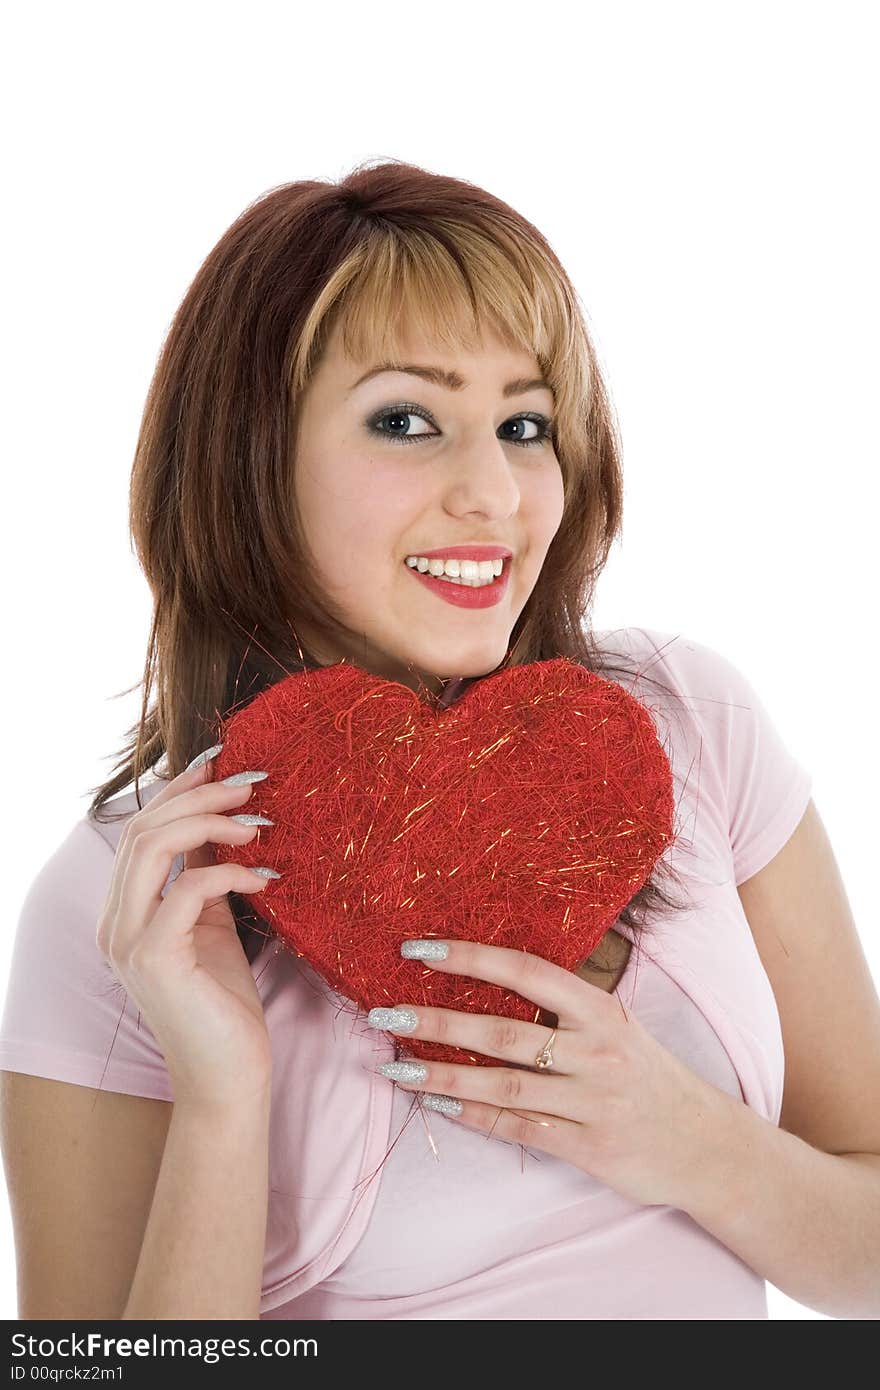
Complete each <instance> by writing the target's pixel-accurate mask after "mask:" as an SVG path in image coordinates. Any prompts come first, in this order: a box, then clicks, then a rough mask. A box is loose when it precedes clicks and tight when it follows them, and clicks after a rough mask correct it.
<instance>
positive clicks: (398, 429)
mask: <svg viewBox="0 0 880 1390" xmlns="http://www.w3.org/2000/svg"><path fill="white" fill-rule="evenodd" d="M339 337H340V335H339V329H338V325H337V328H336V330H335V331H334V333H333V335H332V336H331V339H330V341H329V343H328V349H327V352H326V353H325V355H324V357H323V359H322V361H321V364H320V366H319V368H318V370H317V371H316V373H315V375H314V377H313V378H312V380H311V382H310V383H309V386H308V389H307V391H306V392H305V393H304V395H303V397H302V398H301V401H300V404H299V410H298V426H297V442H296V464H295V470H294V492H295V498H296V505H297V507H298V509H299V515H300V518H301V524H302V527H303V530H304V532H305V536H306V541H307V544H308V546H309V548H310V550H311V555H312V560H313V562H314V565H315V567H316V575H315V578H316V580H317V582H318V584H319V585H320V587H321V589H322V590H323V592H324V593H326V594H327V595H328V597H330V598H332V600H333V601H334V602H335V603H336V604H337V605H338V606H339V608H340V609H341V610H342V614H343V615H344V621H345V622H346V625H347V626H348V627H350V628H351V629H352V631H353V633H355V634H357V636H356V637H355V638H353V639H351V642H350V647H349V649H348V650H346V651H342V650H341V649H339V648H338V647H337V648H335V649H331V648H330V647H329V646H328V642H329V639H328V638H326V637H324V636H323V635H318V634H314V633H309V632H308V631H305V630H304V629H303V628H300V629H299V632H300V636H301V637H302V639H303V640H304V642H305V644H306V646H307V647H308V648H309V649H310V650H311V651H312V652H313V654H314V655H315V657H316V659H317V660H318V661H320V662H325V663H327V664H331V663H333V662H335V661H338V660H341V659H342V658H343V657H345V658H346V659H347V660H349V661H350V662H351V663H352V664H354V665H358V666H360V667H361V668H363V669H365V670H367V671H370V672H371V673H372V674H374V675H379V676H383V677H385V678H386V679H390V680H395V681H399V682H401V683H402V684H404V685H407V686H409V687H410V689H412V690H415V691H418V690H419V687H420V684H421V685H422V686H425V687H427V688H429V689H430V690H432V691H433V692H434V693H435V694H438V693H439V691H440V688H441V682H442V681H443V680H446V679H448V678H449V677H450V676H480V675H486V674H487V673H488V672H490V671H493V670H495V668H496V667H497V666H499V665H500V664H501V662H502V661H503V660H504V658H505V656H506V654H507V650H508V646H509V640H510V635H511V632H512V630H513V627H514V624H515V623H516V620H517V618H518V617H519V615H520V613H521V612H522V610H523V608H524V606H525V604H526V602H527V600H528V598H529V595H530V594H531V592H532V589H533V588H534V586H535V582H536V581H537V578H538V575H539V573H540V570H541V566H542V564H543V562H544V557H545V555H546V553H547V549H548V547H549V545H550V542H551V541H552V539H553V537H554V535H555V534H556V531H557V529H558V527H559V524H560V521H561V519H562V508H563V485H562V473H561V470H560V466H559V462H558V460H557V457H556V453H555V451H554V448H553V444H552V442H551V440H549V439H547V440H545V441H543V442H542V440H541V434H542V423H541V421H535V420H533V419H523V418H522V416H523V415H524V414H526V415H529V416H540V417H542V419H543V420H546V421H548V422H549V421H552V418H553V395H552V393H551V391H550V389H549V388H548V387H546V386H540V385H527V383H528V382H532V381H534V380H535V379H536V378H539V377H540V376H541V373H540V370H539V368H538V364H537V361H536V359H535V358H534V357H533V356H531V355H530V354H528V353H526V354H523V353H521V352H517V351H511V350H510V349H509V348H508V347H506V346H505V345H504V344H503V343H502V341H501V340H500V339H497V338H496V337H494V335H492V336H490V337H488V338H486V337H484V338H483V340H482V346H481V350H480V351H479V352H477V353H476V354H465V353H456V354H455V356H454V357H450V356H448V355H446V354H441V353H440V352H438V351H436V350H435V348H434V347H433V345H432V344H431V343H430V342H427V341H423V340H420V339H417V338H415V337H410V338H409V339H408V341H407V342H406V344H405V351H404V353H403V356H402V359H401V361H402V363H403V364H406V365H407V366H412V365H415V366H418V367H423V368H428V367H436V368H441V369H442V370H444V371H445V372H454V373H456V374H457V375H458V376H459V377H460V378H461V379H462V380H463V382H464V385H463V386H462V387H461V388H460V389H458V390H452V389H450V388H449V387H448V386H447V385H443V384H441V383H439V382H432V381H428V380H426V379H424V378H421V377H419V376H417V375H413V374H409V373H404V372H400V371H394V372H387V371H386V372H382V373H381V374H379V375H373V376H371V377H370V379H369V380H365V381H359V378H361V377H362V376H363V375H364V374H365V373H366V372H369V371H370V370H371V369H372V368H375V367H376V366H379V365H380V364H379V363H374V362H355V361H352V359H350V358H347V357H344V356H343V355H342V352H341V346H340V342H339ZM512 382H517V383H518V384H517V385H516V387H515V388H514V389H512V390H510V393H509V394H505V387H506V386H507V385H508V383H512ZM404 407H405V408H404ZM419 412H421V413H419ZM382 417H384V418H382ZM401 437H402V438H404V439H407V440H411V441H412V442H407V443H402V442H400V439H401ZM518 440H523V441H534V442H530V443H519V442H517V441H518ZM469 544H477V545H479V544H485V545H490V546H491V545H495V546H503V547H506V548H507V549H508V550H509V551H511V552H512V558H511V559H509V560H508V559H505V560H504V562H503V564H504V569H503V571H502V575H501V577H500V580H498V579H496V580H495V581H494V585H493V586H492V587H491V588H487V589H479V590H478V589H475V588H471V587H465V586H459V585H453V584H451V583H450V582H449V581H448V580H438V581H435V582H434V583H429V582H425V581H424V580H422V579H420V578H418V577H417V575H418V573H419V571H418V569H416V570H413V569H412V568H411V567H410V566H408V565H407V564H406V563H405V561H406V558H407V556H425V554H426V552H430V551H441V552H443V551H445V550H447V549H448V548H449V547H452V546H461V545H469ZM508 567H509V575H508V576H507V579H506V582H504V581H505V572H506V571H508ZM496 568H497V565H496ZM429 577H430V574H429ZM440 585H442V586H443V589H444V590H447V589H449V590H454V591H455V592H454V594H453V595H452V597H453V598H455V597H458V598H461V597H464V596H472V595H475V594H481V595H482V596H483V597H484V598H485V597H487V596H488V595H490V594H491V595H492V596H493V597H496V596H497V600H498V601H497V602H493V603H491V604H488V605H482V604H481V605H480V606H472V605H470V604H468V605H467V606H465V605H464V604H462V603H455V602H449V601H447V600H446V598H444V597H443V594H442V593H441V592H438V588H439V586H440ZM495 585H497V586H498V587H497V588H496V587H495Z"/></svg>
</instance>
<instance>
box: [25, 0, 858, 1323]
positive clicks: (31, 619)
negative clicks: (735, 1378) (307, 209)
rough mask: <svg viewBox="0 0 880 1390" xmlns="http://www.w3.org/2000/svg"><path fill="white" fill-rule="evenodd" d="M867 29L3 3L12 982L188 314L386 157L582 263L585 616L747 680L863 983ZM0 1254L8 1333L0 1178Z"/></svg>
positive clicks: (128, 567) (55, 838)
mask: <svg viewBox="0 0 880 1390" xmlns="http://www.w3.org/2000/svg"><path fill="white" fill-rule="evenodd" d="M875 18H876V9H875V7H874V6H872V5H869V4H865V5H860V4H853V3H841V2H840V0H835V3H834V4H833V5H832V4H830V3H826V4H808V3H797V4H794V3H778V2H777V3H774V0H761V3H757V4H756V3H742V0H738V3H736V4H706V3H693V4H684V3H664V4H662V5H656V4H633V3H619V0H615V3H614V4H610V3H609V4H605V5H599V4H586V5H581V6H579V7H575V6H571V5H569V4H560V3H558V0H550V2H549V3H544V4H541V5H539V6H534V5H527V4H517V3H510V0H508V3H505V4H504V5H503V6H502V5H501V4H496V5H490V4H484V5H474V4H472V3H469V4H460V3H446V4H444V5H443V6H436V5H426V6H417V5H411V4H389V3H386V2H385V0H378V3H375V4H372V5H369V6H362V7H359V8H357V9H355V8H352V9H348V10H346V13H345V16H344V19H343V18H342V17H341V15H340V14H339V13H338V12H337V10H336V9H335V7H333V8H331V7H329V6H318V7H316V8H315V10H314V11H312V10H311V9H310V7H307V6H298V5H292V4H291V5H281V4H276V5H272V4H265V3H263V4H261V3H250V4H249V5H247V6H246V7H245V6H244V5H231V4H217V3H212V4H210V5H209V4H187V3H180V0H176V3H174V4H169V3H158V4H157V3H151V5H150V6H149V7H147V6H138V7H135V6H120V5H110V4H96V3H80V4H77V5H75V6H66V5H61V4H39V3H36V4H31V5H29V6H26V7H25V6H22V7H19V8H18V10H17V12H16V13H15V14H14V15H10V17H9V18H8V19H7V21H6V25H5V36H4V37H5V43H4V47H5V49H6V55H5V60H4V68H5V71H4V74H3V82H2V84H0V89H2V97H0V100H2V115H3V129H4V132H5V140H4V156H3V157H4V165H5V177H4V179H3V187H4V193H5V204H6V205H5V210H4V216H3V222H2V229H3V235H4V240H5V246H4V250H3V260H2V264H3V273H4V287H3V288H4V294H3V299H4V309H5V314H4V318H5V325H6V327H5V332H4V335H3V357H4V361H3V378H4V385H5V387H6V395H5V410H4V417H3V433H4V445H5V455H6V459H5V468H4V484H3V490H4V495H5V503H6V505H5V507H4V512H5V525H4V527H3V542H4V543H3V547H2V564H3V593H4V600H5V603H4V625H3V626H4V656H5V663H4V672H3V681H2V692H3V722H4V727H5V730H6V735H7V736H6V740H5V742H6V754H5V778H6V795H5V797H4V814H3V843H4V847H5V851H6V854H5V861H4V881H5V886H6V905H5V931H4V932H3V933H2V935H0V986H2V987H3V988H4V989H5V982H6V979H7V971H8V961H9V954H10V951H11V946H12V939H13V933H14V927H15V923H16V920H17V914H18V911H19V909H20V906H21V902H22V900H23V898H24V895H25V892H26V891H27V888H28V886H29V884H30V882H31V880H32V878H33V876H34V875H35V874H36V872H37V870H38V869H39V867H40V866H41V865H42V864H43V863H44V862H45V860H46V858H47V857H48V856H49V854H50V853H51V852H52V851H53V849H54V848H55V847H56V846H57V844H58V843H59V842H60V840H61V839H62V838H63V837H64V836H65V835H66V834H67V831H68V830H69V829H70V827H71V825H72V823H73V821H74V820H75V819H78V818H79V817H80V816H81V815H82V814H83V813H84V810H85V806H86V804H87V797H86V789H87V788H88V787H90V786H92V785H93V784H95V783H97V782H98V781H99V780H100V779H103V778H106V777H107V776H108V775H109V772H110V767H111V759H110V755H111V753H113V752H114V751H115V750H116V749H117V748H119V747H120V746H121V743H122V738H123V733H124V730H125V729H126V728H127V727H128V726H129V724H131V723H132V722H133V721H134V720H135V719H136V717H137V713H138V710H139V703H140V694H139V692H138V691H135V692H134V693H132V694H131V695H129V696H127V697H126V698H124V699H119V700H113V699H112V696H113V695H114V694H115V693H116V692H117V691H120V690H124V689H125V688H127V687H129V686H132V685H134V684H135V683H136V682H138V681H139V680H140V677H141V672H142V666H143V657H144V651H145V645H146V639H147V634H148V624H149V614H150V609H149V595H148V591H147V587H146V584H145V581H144V580H143V578H142V576H141V574H140V572H139V570H138V569H137V567H136V564H135V561H134V559H133V557H132V555H131V553H130V549H129V542H128V536H127V511H126V507H127V487H128V477H129V470H130V466H131V460H132V455H133V450H134V446H135V440H136V435H137V430H138V426H139V421H140V414H141V410H142V407H143V401H144V396H145V393H146V390H147V386H148V383H149V380H150V376H151V374H152V371H153V368H154V364H155V360H156V355H157V353H158V350H159V346H160V342H161V339H162V337H163V335H164V333H165V331H166V328H167V326H168V323H169V321H170V319H171V316H172V315H173V313H174V310H175V308H176V305H177V303H178V302H179V300H180V297H181V296H182V294H183V292H184V290H185V289H186V286H187V284H188V283H189V281H190V280H191V278H192V276H193V275H194V273H195V271H196V268H197V267H198V265H199V264H200V262H201V261H202V260H203V259H204V257H205V256H206V255H207V253H208V251H209V250H210V249H211V247H212V246H213V245H214V243H215V242H216V240H217V239H218V238H219V237H220V236H221V234H222V233H223V231H224V230H225V229H226V227H227V226H228V225H229V223H230V222H231V221H232V220H233V219H234V218H235V217H236V216H237V215H238V213H239V212H240V211H241V210H242V209H243V208H244V206H245V205H246V204H247V203H248V202H250V201H251V200H252V199H253V198H255V197H256V196H257V195H259V194H260V193H261V192H263V191H264V190H266V189H267V188H269V187H271V186H273V185H275V184H278V183H283V182H288V181H292V180H296V179H305V178H325V179H337V178H340V177H342V176H343V175H344V174H345V173H346V172H347V171H348V170H349V169H350V168H351V167H352V166H353V165H354V164H356V163H358V162H360V161H362V160H365V159H377V158H382V157H396V158H402V159H406V160H410V161H412V162H414V163H417V164H421V165H423V166H424V167H426V168H428V169H431V170H433V171H435V172H442V173H448V174H453V175H456V176H459V177H464V178H468V179H471V180H473V181H474V182H476V183H478V184H481V185H483V186H484V187H486V188H488V189H489V190H491V191H492V192H493V193H495V194H497V195H498V196H500V197H502V198H504V199H505V200H507V201H508V202H510V203H512V204H513V205H514V206H515V207H517V208H518V209H519V210H521V211H522V212H523V213H524V214H525V215H526V216H527V217H528V218H530V219H531V220H532V221H534V222H535V223H536V224H537V225H538V226H539V227H540V228H541V229H542V231H543V232H544V233H545V235H546V236H547V237H548V238H549V240H550V242H551V243H552V245H553V246H554V248H555V250H556V251H557V253H558V255H559V256H560V258H561V260H562V261H563V264H564V265H565V266H566V267H567V269H568V271H569V273H570V275H571V277H572V279H573V281H574V283H575V285H576V287H577V289H578V292H579V294H580V296H581V298H582V301H583V303H584V305H585V306H586V309H587V312H588V315H589V321H590V325H591V328H592V331H593V333H594V337H595V340H596V343H597V346H598V349H599V352H600V354H601V358H602V362H603V366H604V369H605V371H606V374H607V378H608V381H609V384H610V388H611V391H612V395H613V399H614V402H615V405H616V408H617V410H618V413H619V417H620V422H621V427H622V433H623V440H624V451H625V452H624V462H625V472H626V509H625V522H624V536H623V543H622V545H618V546H617V547H615V550H614V552H613V555H612V558H611V560H610V562H609V564H608V566H607V568H606V571H605V575H604V578H603V580H602V582H601V586H600V590H599V601H598V604H597V607H596V612H595V621H596V626H597V627H599V628H602V627H611V626H624V625H641V626H648V627H654V628H659V629H661V630H663V631H668V632H680V633H683V634H685V635H687V636H689V637H692V638H695V639H697V640H698V641H702V642H705V643H708V644H709V645H711V646H713V647H715V648H716V649H718V650H719V651H721V652H723V653H724V654H725V655H726V656H727V657H728V658H730V659H731V660H733V661H734V662H735V663H736V664H737V665H738V666H739V667H740V669H741V670H742V671H743V672H744V673H745V674H746V675H747V676H748V678H749V679H750V680H751V681H752V682H753V683H754V685H755V687H756V688H757V690H758V691H759V693H760V695H761V697H762V699H763V700H764V701H765V703H766V704H767V706H768V708H769V710H770V712H771V714H772V715H773V717H774V719H775V721H776V722H777V724H778V726H779V728H780V730H781V732H782V733H783V736H784V737H785V739H786V741H787V743H788V745H789V747H790V748H791V750H792V752H793V753H794V754H795V756H796V757H798V758H799V759H800V760H801V761H802V762H803V763H804V764H805V765H806V766H807V767H809V769H810V770H811V771H812V773H813V776H814V797H815V800H816V803H817V805H818V807H819V810H820V813H821V815H822V817H823V820H824V822H825V824H826V827H827V828H828V831H829V834H830V836H831V839H832V843H833V845H834V847H835V851H836V854H837V858H838V861H839V863H840V866H841V871H842V874H843V878H844V881H845V883H846V885H847V889H848V893H849V897H850V901H851V903H852V906H853V910H854V913H855V916H856V920H857V921H858V923H859V927H860V931H861V934H862V939H863V942H864V946H865V950H866V952H867V954H868V957H869V960H870V963H871V967H872V971H873V973H874V978H875V979H878V978H880V935H878V929H877V926H876V917H875V897H874V892H873V889H872V886H871V885H872V882H873V876H874V870H875V868H876V851H875V847H874V845H873V843H872V841H871V838H870V837H871V835H872V833H876V829H877V811H876V787H877V784H878V757H877V738H876V714H875V707H874V699H875V695H876V690H877V675H878V671H877V656H876V642H875V640H874V639H871V638H870V631H871V630H874V631H875V633H876V617H875V612H874V608H875V603H874V600H875V599H876V587H877V586H876V574H877V569H876V557H877V541H876V536H875V526H876V516H877V513H876V507H875V505H874V503H875V499H876V493H875V486H876V473H877V462H878V450H877V441H878V430H877V381H878V365H880V364H878V350H877V323H878V310H880V305H878V280H877V254H876V248H877V246H878V244H880V228H878V218H877V207H876V191H877V190H876V167H877V166H876V160H877V139H876V137H877V128H878V127H877V121H878V102H877V95H876V93H877V84H876V72H877V60H878V53H877V45H876V42H875V41H874V37H873V34H872V31H871V26H872V20H874V19H875ZM852 1062H853V1065H854V1066H857V1065H858V1058H853V1059H852ZM0 1243H2V1252H3V1253H2V1258H0V1317H5V1318H15V1317H16V1305H15V1275H14V1257H13V1250H12V1235H11V1226H10V1223H9V1217H8V1208H7V1207H6V1205H5V1199H0ZM621 1293H622V1298H623V1302H624V1304H625V1302H626V1291H625V1290H622V1291H621ZM770 1299H771V1316H772V1317H774V1318H801V1317H807V1318H811V1317H815V1316H817V1315H816V1314H815V1313H813V1312H811V1311H810V1310H808V1309H804V1308H802V1307H800V1306H799V1305H797V1304H795V1303H793V1302H792V1301H791V1300H789V1299H787V1298H786V1297H784V1296H783V1295H781V1294H779V1293H777V1292H776V1291H775V1290H773V1289H771V1290H770Z"/></svg>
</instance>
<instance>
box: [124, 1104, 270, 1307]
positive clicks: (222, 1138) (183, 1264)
mask: <svg viewBox="0 0 880 1390" xmlns="http://www.w3.org/2000/svg"><path fill="white" fill-rule="evenodd" d="M269 1112H270V1104H269V1087H268V1086H267V1087H266V1088H265V1090H263V1091H260V1092H258V1093H257V1094H256V1096H254V1097H248V1098H246V1099H245V1098H243V1099H242V1101H241V1103H240V1104H237V1105H234V1106H229V1107H224V1108H217V1109H214V1108H207V1109H203V1108H201V1107H198V1106H196V1105H189V1104H187V1103H181V1104H175V1106H174V1110H173V1114H172V1118H171V1124H170V1126H169V1129H168V1138H167V1141H166V1144H165V1152H164V1154H163V1157H162V1167H161V1169H160V1172H159V1178H158V1181H157V1183H156V1191H155V1195H154V1197H153V1204H152V1207H151V1209H150V1216H149V1220H148V1222H147V1228H146V1232H145V1234H144V1241H143V1246H142V1248H141V1253H140V1258H139V1260H138V1264H137V1269H136V1271H135V1275H134V1280H133V1282H132V1286H131V1292H130V1293H129V1297H128V1302H127V1303H126V1306H125V1311H124V1313H123V1315H122V1316H123V1318H125V1319H132V1318H134V1319H144V1320H152V1321H156V1320H160V1319H176V1318H184V1319H190V1320H192V1319H199V1318H207V1319H221V1318H222V1319H238V1320H241V1319H256V1318H259V1316H260V1291H261V1288H262V1274H263V1258H264V1250H265V1241H266V1218H267V1204H268V1187H269V1176H268V1169H269V1160H268V1154H269Z"/></svg>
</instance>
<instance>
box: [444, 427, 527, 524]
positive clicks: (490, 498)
mask: <svg viewBox="0 0 880 1390" xmlns="http://www.w3.org/2000/svg"><path fill="white" fill-rule="evenodd" d="M514 447H516V446H514ZM444 467H445V465H444ZM445 503H446V509H447V511H449V512H451V513H452V514H453V515H456V516H458V515H467V514H468V513H470V512H479V513H480V515H482V516H490V517H492V516H494V517H502V518H503V517H508V516H514V515H515V514H516V512H517V510H518V508H519V504H520V490H519V484H518V483H517V480H516V477H515V474H514V471H513V469H512V468H511V466H510V460H509V459H508V457H507V454H506V452H505V449H504V445H503V444H502V442H501V440H499V439H496V438H495V437H494V436H493V437H492V439H491V440H489V441H488V442H487V441H486V440H484V439H475V440H474V441H473V443H471V444H469V445H467V446H463V447H461V448H459V449H457V450H456V452H455V461H454V463H450V464H449V472H448V476H447V479H446V491H445Z"/></svg>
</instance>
